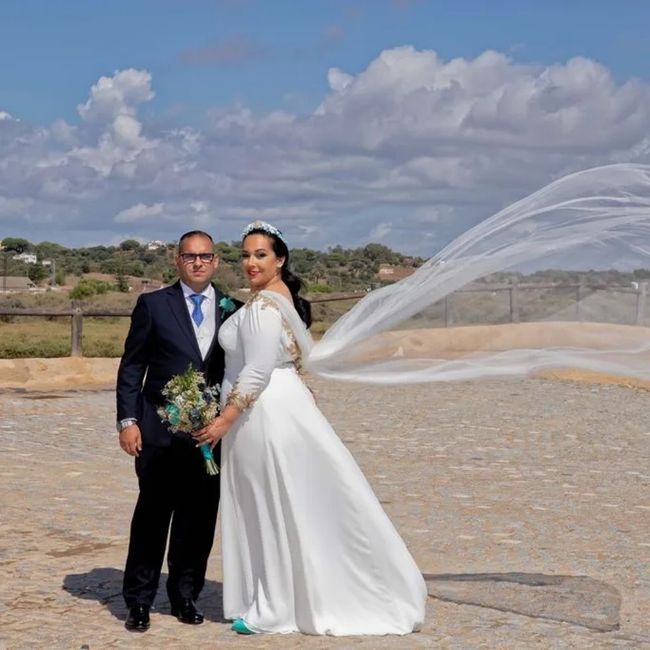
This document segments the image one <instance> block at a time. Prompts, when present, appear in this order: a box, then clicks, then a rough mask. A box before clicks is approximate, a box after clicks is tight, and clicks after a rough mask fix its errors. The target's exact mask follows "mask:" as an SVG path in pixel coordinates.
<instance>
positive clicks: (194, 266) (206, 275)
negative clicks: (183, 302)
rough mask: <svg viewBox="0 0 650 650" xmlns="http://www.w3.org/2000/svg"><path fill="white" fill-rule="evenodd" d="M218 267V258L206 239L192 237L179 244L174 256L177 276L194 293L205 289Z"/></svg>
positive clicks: (210, 243)
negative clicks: (176, 253)
mask: <svg viewBox="0 0 650 650" xmlns="http://www.w3.org/2000/svg"><path fill="white" fill-rule="evenodd" d="M202 258H203V259H202ZM218 266H219V258H218V257H217V255H215V253H214V248H213V246H212V242H211V241H210V240H209V239H208V238H207V237H203V236H202V235H194V236H193V237H187V238H186V239H184V240H183V241H182V242H181V245H180V249H179V251H178V255H177V256H176V268H177V269H178V276H179V277H180V279H181V280H182V281H183V282H184V283H185V284H186V285H187V286H188V287H190V288H191V289H193V290H194V291H203V289H205V287H206V286H207V285H208V284H209V282H210V280H212V276H213V275H214V273H215V271H216V270H217V267H218Z"/></svg>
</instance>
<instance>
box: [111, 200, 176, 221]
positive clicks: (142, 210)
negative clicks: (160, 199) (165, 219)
mask: <svg viewBox="0 0 650 650" xmlns="http://www.w3.org/2000/svg"><path fill="white" fill-rule="evenodd" d="M163 210H164V205H163V204H162V203H155V204H154V205H145V204H144V203H137V204H136V205H132V206H131V207H130V208H126V210H122V211H121V212H118V214H116V215H115V218H114V219H113V221H115V223H133V222H136V221H143V220H147V221H148V220H150V219H151V218H152V217H158V216H160V215H161V214H162V213H163Z"/></svg>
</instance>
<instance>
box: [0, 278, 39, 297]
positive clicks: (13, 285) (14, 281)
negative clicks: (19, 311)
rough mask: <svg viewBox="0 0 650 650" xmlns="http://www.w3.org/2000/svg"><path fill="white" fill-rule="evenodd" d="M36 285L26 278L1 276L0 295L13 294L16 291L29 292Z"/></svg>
mask: <svg viewBox="0 0 650 650" xmlns="http://www.w3.org/2000/svg"><path fill="white" fill-rule="evenodd" d="M35 286H36V285H35V284H34V283H33V282H32V281H31V280H30V279H29V278H28V277H26V276H23V275H21V276H15V275H7V276H4V275H3V276H0V293H13V292H15V291H29V290H30V289H33V288H34V287H35Z"/></svg>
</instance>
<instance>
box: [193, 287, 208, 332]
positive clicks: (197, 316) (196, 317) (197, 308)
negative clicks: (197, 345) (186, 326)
mask: <svg viewBox="0 0 650 650" xmlns="http://www.w3.org/2000/svg"><path fill="white" fill-rule="evenodd" d="M190 300H191V301H192V302H193V303H194V309H193V310H192V320H193V321H194V322H195V323H196V326H197V327H199V326H200V325H201V323H202V322H203V310H202V309H201V303H202V302H203V301H204V300H205V296H202V295H201V294H200V293H193V294H192V295H190Z"/></svg>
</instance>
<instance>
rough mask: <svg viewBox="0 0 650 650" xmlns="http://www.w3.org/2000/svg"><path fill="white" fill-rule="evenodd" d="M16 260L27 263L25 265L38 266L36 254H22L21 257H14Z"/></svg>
mask: <svg viewBox="0 0 650 650" xmlns="http://www.w3.org/2000/svg"><path fill="white" fill-rule="evenodd" d="M14 259H15V260H20V261H21V262H25V264H36V255H34V253H21V254H20V255H14Z"/></svg>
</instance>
